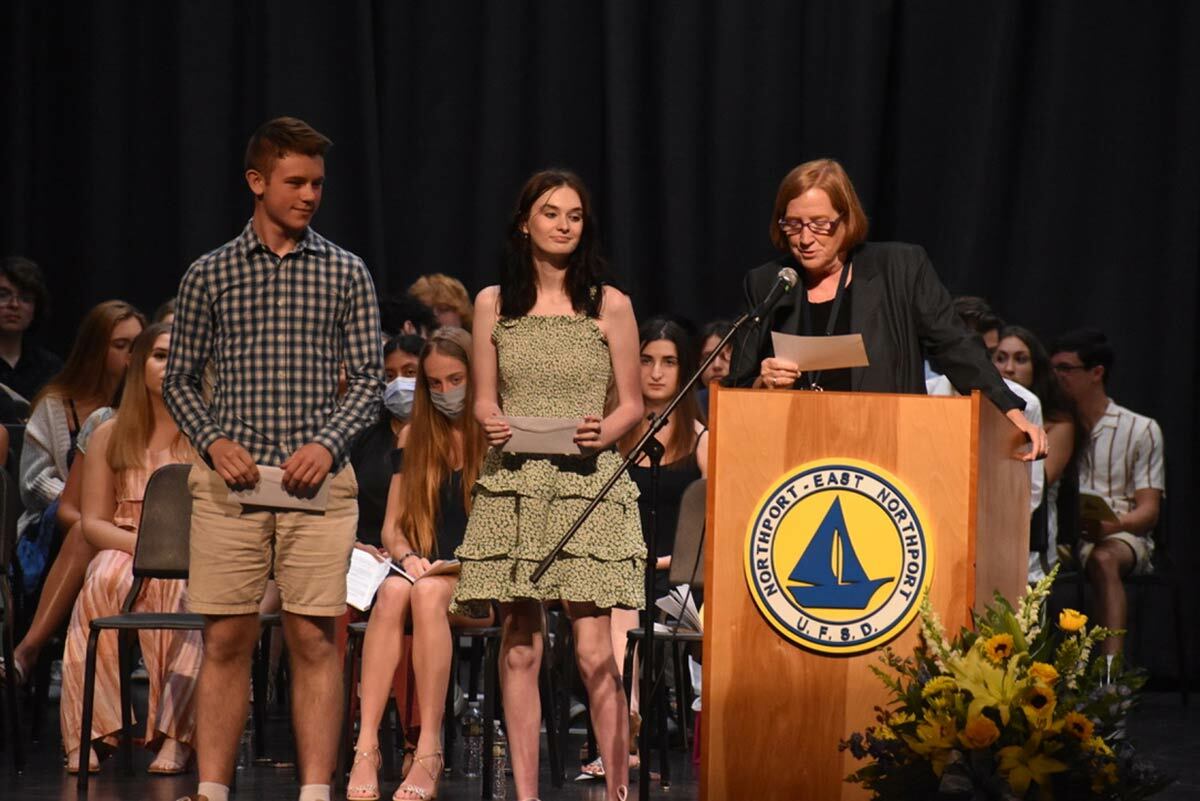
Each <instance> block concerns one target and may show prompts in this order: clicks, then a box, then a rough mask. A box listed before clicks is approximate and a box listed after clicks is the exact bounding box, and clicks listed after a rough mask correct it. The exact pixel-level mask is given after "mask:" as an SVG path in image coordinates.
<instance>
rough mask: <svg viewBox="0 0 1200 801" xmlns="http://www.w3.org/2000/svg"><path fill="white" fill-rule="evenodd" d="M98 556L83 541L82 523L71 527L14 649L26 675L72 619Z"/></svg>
mask: <svg viewBox="0 0 1200 801" xmlns="http://www.w3.org/2000/svg"><path fill="white" fill-rule="evenodd" d="M95 555H96V549H95V548H93V547H92V546H91V545H89V544H88V541H87V540H85V539H84V538H83V530H82V528H81V527H80V525H79V523H76V524H75V525H73V526H71V530H70V531H68V532H67V536H66V537H64V538H63V543H62V547H60V548H59V550H58V556H56V557H55V559H54V563H53V564H51V565H50V572H49V573H47V574H46V583H45V585H44V587H43V588H42V596H41V598H39V599H38V605H37V609H36V610H35V611H34V613H33V622H32V623H30V624H29V630H28V631H27V632H26V633H25V636H24V637H22V638H21V642H19V643H17V647H16V648H14V649H13V660H14V661H16V662H17V663H18V664H19V665H21V667H23V668H25V672H26V674H28V672H29V670H30V669H31V668H32V667H33V666H34V665H35V664H36V663H37V660H38V655H39V654H40V653H41V651H42V647H43V646H45V644H46V643H47V642H48V641H49V640H50V638H51V637H53V636H54V634H55V632H57V631H58V630H59V629H61V628H62V627H63V624H65V623H66V622H67V618H68V617H70V616H71V609H72V608H74V606H75V599H76V598H78V597H79V590H80V589H81V588H82V587H83V576H84V574H85V573H87V566H88V564H89V563H90V562H91V561H92V558H93V557H95Z"/></svg>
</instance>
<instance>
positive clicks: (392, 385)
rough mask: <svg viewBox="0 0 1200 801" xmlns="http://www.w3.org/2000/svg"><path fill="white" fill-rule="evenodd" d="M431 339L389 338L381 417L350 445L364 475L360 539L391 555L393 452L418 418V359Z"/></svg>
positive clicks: (360, 486) (354, 462)
mask: <svg viewBox="0 0 1200 801" xmlns="http://www.w3.org/2000/svg"><path fill="white" fill-rule="evenodd" d="M424 345H425V340H423V339H421V338H420V337H418V336H414V335H401V336H397V337H393V338H391V339H389V340H388V341H387V342H386V343H384V346H383V374H384V380H385V381H386V382H387V385H386V387H385V388H384V392H383V409H382V410H381V412H380V417H379V421H378V422H376V423H375V425H373V426H371V427H370V428H368V429H367V430H365V431H363V432H362V433H361V434H359V435H358V438H357V439H356V440H355V441H354V444H353V445H352V446H351V447H350V464H352V465H353V466H354V474H355V475H356V476H357V477H358V533H357V535H356V539H357V544H358V546H359V547H362V548H364V549H366V550H368V551H370V552H371V553H374V554H377V555H379V556H381V557H386V553H385V552H384V550H383V540H382V539H381V538H380V531H382V529H383V519H384V510H385V509H386V508H387V498H388V488H389V487H390V486H391V483H392V451H394V450H395V449H396V448H397V446H399V444H400V437H401V436H402V434H403V432H404V429H405V427H406V426H407V425H408V423H409V420H410V419H411V417H412V406H413V394H414V392H415V389H416V384H417V361H418V360H419V358H420V355H421V348H422V347H424Z"/></svg>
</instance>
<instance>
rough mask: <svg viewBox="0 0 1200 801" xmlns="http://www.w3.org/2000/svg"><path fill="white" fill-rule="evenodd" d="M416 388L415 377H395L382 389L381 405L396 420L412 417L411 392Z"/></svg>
mask: <svg viewBox="0 0 1200 801" xmlns="http://www.w3.org/2000/svg"><path fill="white" fill-rule="evenodd" d="M416 389H417V379H416V378H405V377H404V376H400V377H398V378H395V379H393V380H392V383H390V384H388V385H387V388H385V389H384V390H383V405H384V406H385V407H387V410H388V411H389V412H391V413H392V416H393V417H395V418H396V419H397V420H407V419H408V418H410V417H412V406H413V394H414V393H415V392H416Z"/></svg>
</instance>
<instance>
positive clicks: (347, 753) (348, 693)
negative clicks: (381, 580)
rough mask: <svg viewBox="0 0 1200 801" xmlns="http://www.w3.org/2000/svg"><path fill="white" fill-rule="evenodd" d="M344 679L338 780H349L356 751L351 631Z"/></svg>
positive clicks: (352, 636)
mask: <svg viewBox="0 0 1200 801" xmlns="http://www.w3.org/2000/svg"><path fill="white" fill-rule="evenodd" d="M342 680H343V681H344V682H345V686H344V687H343V688H342V726H343V727H344V728H343V729H342V736H341V737H340V738H338V739H339V741H338V761H337V764H338V765H340V766H341V770H339V771H338V782H339V784H340V782H341V781H342V780H343V779H344V780H345V781H349V778H348V777H349V776H350V767H351V763H352V759H351V756H352V754H353V753H354V743H353V742H352V741H353V739H354V708H353V706H352V703H353V700H354V634H353V633H350V634H348V636H347V637H346V661H345V664H344V665H343V666H342Z"/></svg>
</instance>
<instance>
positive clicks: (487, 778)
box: [480, 637, 500, 799]
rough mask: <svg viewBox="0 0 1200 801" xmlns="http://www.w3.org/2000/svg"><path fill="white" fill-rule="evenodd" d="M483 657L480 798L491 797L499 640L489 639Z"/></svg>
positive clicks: (498, 690) (498, 688) (497, 706)
mask: <svg viewBox="0 0 1200 801" xmlns="http://www.w3.org/2000/svg"><path fill="white" fill-rule="evenodd" d="M486 645H487V647H486V648H485V649H484V657H483V766H482V767H483V771H482V774H483V776H482V778H483V781H482V785H483V786H482V787H481V788H480V790H481V791H480V797H481V798H485V799H490V798H491V797H492V779H493V771H492V768H493V765H492V746H493V745H494V744H495V741H496V735H495V732H496V723H495V721H496V710H497V709H499V707H500V705H499V704H498V703H497V698H496V696H497V694H498V693H499V692H500V639H499V637H489V638H488V640H487V644H486Z"/></svg>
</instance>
